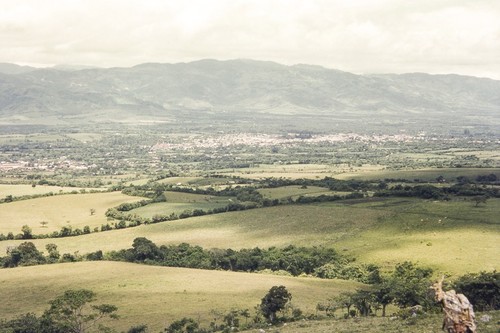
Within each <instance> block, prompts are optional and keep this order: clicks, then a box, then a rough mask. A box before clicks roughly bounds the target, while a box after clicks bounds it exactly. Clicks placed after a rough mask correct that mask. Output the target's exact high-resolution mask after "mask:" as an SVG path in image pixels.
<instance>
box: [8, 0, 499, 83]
mask: <svg viewBox="0 0 500 333" xmlns="http://www.w3.org/2000/svg"><path fill="white" fill-rule="evenodd" d="M0 5H1V6H2V12H1V13H0V43H1V45H2V52H1V54H0V62H5V63H15V64H20V65H30V66H34V67H48V66H53V65H56V64H68V65H74V64H77V65H85V66H92V67H102V68H109V67H131V66H134V65H137V64H142V63H181V62H192V61H196V60H200V59H218V60H229V59H240V58H246V59H254V60H262V61H274V62H277V63H280V64H284V65H293V64H299V63H302V64H310V65H319V66H322V67H325V68H331V69H338V70H342V71H346V72H351V73H356V74H379V73H396V74H400V73H415V72H423V73H429V74H447V73H453V74H459V75H469V76H476V77H489V78H492V79H497V80H498V79H500V2H498V1H491V0H476V1H469V0H454V1H451V0H440V1H435V0H432V1H431V0H422V1H418V2H403V1H399V0H378V1H371V0H357V1H346V0H330V1H326V0H287V1H284V0H271V1H263V0H255V1H244V0H214V1H210V2H207V1H202V0H189V1H184V2H178V1H163V0H150V1H147V2H144V1H139V0H130V1H126V2H123V1H118V0H105V1H97V0H87V1H64V0H54V1H50V2H40V1H37V0H25V1H22V2H12V1H8V0H0Z"/></svg>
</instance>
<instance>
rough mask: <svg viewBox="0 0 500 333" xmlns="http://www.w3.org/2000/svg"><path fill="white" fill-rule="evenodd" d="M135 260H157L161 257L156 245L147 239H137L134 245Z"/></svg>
mask: <svg viewBox="0 0 500 333" xmlns="http://www.w3.org/2000/svg"><path fill="white" fill-rule="evenodd" d="M132 247H133V251H134V256H135V260H137V261H144V260H146V259H151V260H155V259H157V258H158V257H159V256H160V251H159V249H158V247H157V246H156V244H155V243H153V242H152V241H150V240H149V239H147V238H145V237H137V238H135V239H134V242H133V243H132Z"/></svg>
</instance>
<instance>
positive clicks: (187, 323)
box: [165, 318, 198, 333]
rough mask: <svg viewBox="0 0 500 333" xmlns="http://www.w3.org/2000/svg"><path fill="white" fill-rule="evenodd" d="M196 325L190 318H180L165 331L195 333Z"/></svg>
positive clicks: (169, 332) (168, 332) (170, 332)
mask: <svg viewBox="0 0 500 333" xmlns="http://www.w3.org/2000/svg"><path fill="white" fill-rule="evenodd" d="M197 330H198V323H197V322H196V321H195V320H194V319H192V318H182V319H181V320H177V321H174V322H173V323H172V324H170V326H168V327H167V328H166V329H165V332H167V333H196V331H197Z"/></svg>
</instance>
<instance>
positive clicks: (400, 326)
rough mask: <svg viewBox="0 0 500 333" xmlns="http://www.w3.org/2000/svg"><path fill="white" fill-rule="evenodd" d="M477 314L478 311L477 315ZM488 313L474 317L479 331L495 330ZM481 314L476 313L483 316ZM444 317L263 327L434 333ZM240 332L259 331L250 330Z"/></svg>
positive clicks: (317, 332) (301, 332)
mask: <svg viewBox="0 0 500 333" xmlns="http://www.w3.org/2000/svg"><path fill="white" fill-rule="evenodd" d="M476 315H478V314H476ZM487 315H489V316H491V317H492V318H491V320H490V321H489V322H482V321H481V320H478V319H479V318H476V320H477V327H478V330H477V331H478V332H481V333H498V321H499V320H500V311H494V312H489V313H487ZM482 316H483V314H479V317H482ZM442 322H443V316H442V315H441V314H426V315H423V316H420V317H416V318H410V319H406V320H404V319H399V318H391V317H385V318H383V317H367V318H350V319H324V320H320V321H319V320H318V321H299V322H294V323H287V324H286V325H283V326H280V327H271V328H269V329H266V332H267V333H311V332H314V333H331V332H335V333H365V332H371V333H435V332H443V331H442V330H441V324H442ZM241 332H247V333H250V332H258V330H249V331H241Z"/></svg>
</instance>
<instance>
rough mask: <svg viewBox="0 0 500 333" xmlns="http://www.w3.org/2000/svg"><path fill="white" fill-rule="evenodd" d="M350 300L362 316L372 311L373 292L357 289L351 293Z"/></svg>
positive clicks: (366, 315)
mask: <svg viewBox="0 0 500 333" xmlns="http://www.w3.org/2000/svg"><path fill="white" fill-rule="evenodd" d="M352 302H353V305H354V306H355V307H356V309H358V311H359V314H360V315H361V316H362V317H368V316H369V315H370V313H371V312H372V303H373V294H372V293H371V292H370V291H368V290H357V291H356V292H355V293H354V294H353V295H352Z"/></svg>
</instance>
